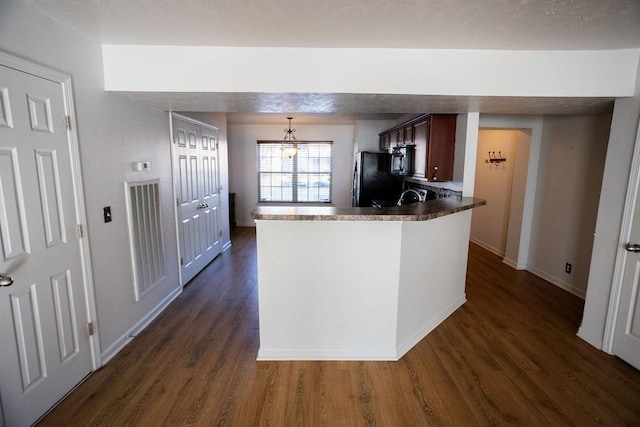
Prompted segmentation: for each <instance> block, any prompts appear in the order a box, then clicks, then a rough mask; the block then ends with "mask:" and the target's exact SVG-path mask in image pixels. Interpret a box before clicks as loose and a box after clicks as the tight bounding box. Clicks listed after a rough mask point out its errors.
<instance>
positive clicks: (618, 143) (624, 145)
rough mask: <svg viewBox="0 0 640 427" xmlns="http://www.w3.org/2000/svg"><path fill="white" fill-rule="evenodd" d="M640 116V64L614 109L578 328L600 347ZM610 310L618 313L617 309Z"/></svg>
mask: <svg viewBox="0 0 640 427" xmlns="http://www.w3.org/2000/svg"><path fill="white" fill-rule="evenodd" d="M639 117H640V64H639V65H638V66H637V67H636V88H635V96H633V97H630V98H625V99H618V100H616V102H615V106H614V110H613V118H612V120H611V133H610V134H609V145H608V147H607V160H606V163H605V169H604V176H603V178H602V191H601V197H600V203H599V206H598V219H597V222H596V230H595V240H594V243H593V253H592V255H591V269H590V272H589V282H588V283H589V284H588V286H587V298H586V301H585V307H584V315H583V317H582V325H581V326H580V330H579V331H578V336H580V337H581V338H582V339H584V340H585V341H587V342H589V343H590V344H592V345H594V346H596V347H598V348H602V347H603V339H604V337H605V325H606V320H607V314H608V307H609V298H610V295H611V286H612V281H613V270H614V265H615V259H616V254H617V252H618V245H619V236H620V227H621V225H622V212H623V209H624V201H625V197H626V193H627V184H628V181H629V171H630V167H631V157H632V155H633V147H634V145H635V139H636V133H637V130H638V119H639ZM609 314H610V315H613V316H615V313H609ZM604 346H605V349H607V350H610V348H611V347H610V346H611V343H610V342H606V343H604Z"/></svg>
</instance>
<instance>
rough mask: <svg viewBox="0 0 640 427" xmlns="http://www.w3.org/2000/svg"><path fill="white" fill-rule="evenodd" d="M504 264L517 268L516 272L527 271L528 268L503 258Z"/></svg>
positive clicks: (525, 265)
mask: <svg viewBox="0 0 640 427" xmlns="http://www.w3.org/2000/svg"><path fill="white" fill-rule="evenodd" d="M502 262H503V263H505V264H507V265H508V266H509V267H511V268H515V269H516V270H526V269H527V267H528V265H527V264H518V263H517V262H516V261H514V260H512V259H511V258H503V259H502Z"/></svg>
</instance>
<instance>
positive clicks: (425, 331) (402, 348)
mask: <svg viewBox="0 0 640 427" xmlns="http://www.w3.org/2000/svg"><path fill="white" fill-rule="evenodd" d="M465 302H467V296H466V294H463V295H462V296H461V297H460V298H459V299H458V300H457V301H455V302H454V303H453V304H451V305H450V306H449V307H448V308H446V309H444V310H443V312H442V313H440V315H438V316H436V318H435V319H433V320H432V321H431V322H429V323H428V324H427V325H425V327H424V328H422V329H421V330H420V331H419V332H417V333H416V334H415V335H413V336H412V337H409V338H408V339H407V340H405V341H404V342H403V343H400V344H399V345H398V348H397V350H396V351H397V353H396V358H395V360H400V359H401V358H402V356H404V355H405V354H407V352H408V351H409V350H411V349H412V348H413V347H415V345H416V344H418V343H419V342H420V341H422V339H423V338H424V337H426V336H427V335H429V333H430V332H431V331H433V330H434V329H435V328H437V327H438V325H440V324H441V323H442V322H444V321H445V319H446V318H447V317H449V316H451V315H452V314H453V313H454V312H455V311H456V310H457V309H459V308H460V307H462V305H463V304H464V303H465Z"/></svg>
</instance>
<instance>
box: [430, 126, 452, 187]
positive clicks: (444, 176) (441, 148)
mask: <svg viewBox="0 0 640 427" xmlns="http://www.w3.org/2000/svg"><path fill="white" fill-rule="evenodd" d="M429 119H430V126H429V131H428V146H427V149H428V156H427V175H426V178H428V179H429V181H451V180H453V158H454V151H455V143H456V119H457V116H456V115H455V114H438V115H433V116H429Z"/></svg>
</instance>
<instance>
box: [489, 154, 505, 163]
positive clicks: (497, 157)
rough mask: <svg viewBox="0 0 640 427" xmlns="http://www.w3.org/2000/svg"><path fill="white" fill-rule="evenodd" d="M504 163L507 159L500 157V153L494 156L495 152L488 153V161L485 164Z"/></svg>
mask: <svg viewBox="0 0 640 427" xmlns="http://www.w3.org/2000/svg"><path fill="white" fill-rule="evenodd" d="M506 161H507V158H506V157H504V156H503V155H502V152H501V151H498V154H496V152H495V151H489V160H488V161H487V163H502V162H506Z"/></svg>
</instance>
